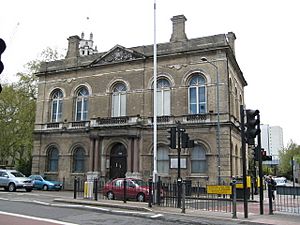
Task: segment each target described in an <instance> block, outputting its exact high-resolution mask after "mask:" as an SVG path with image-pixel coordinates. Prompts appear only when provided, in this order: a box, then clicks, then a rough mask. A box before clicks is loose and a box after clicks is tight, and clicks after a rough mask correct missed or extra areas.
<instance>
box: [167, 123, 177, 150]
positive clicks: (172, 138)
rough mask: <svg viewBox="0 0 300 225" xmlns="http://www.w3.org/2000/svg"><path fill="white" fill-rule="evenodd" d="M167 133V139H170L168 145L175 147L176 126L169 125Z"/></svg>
mask: <svg viewBox="0 0 300 225" xmlns="http://www.w3.org/2000/svg"><path fill="white" fill-rule="evenodd" d="M168 133H169V134H170V136H168V139H169V140H170V142H169V147H170V148H172V149H175V148H176V127H171V128H170V129H169V130H168Z"/></svg>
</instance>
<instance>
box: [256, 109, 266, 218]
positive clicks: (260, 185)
mask: <svg viewBox="0 0 300 225" xmlns="http://www.w3.org/2000/svg"><path fill="white" fill-rule="evenodd" d="M257 119H258V120H259V121H260V115H259V114H258V115H257ZM257 128H258V129H260V123H259V124H257ZM257 147H258V153H259V154H258V175H259V206H260V207H259V208H260V214H261V215H263V214H264V187H263V171H262V157H261V133H259V135H258V136H257Z"/></svg>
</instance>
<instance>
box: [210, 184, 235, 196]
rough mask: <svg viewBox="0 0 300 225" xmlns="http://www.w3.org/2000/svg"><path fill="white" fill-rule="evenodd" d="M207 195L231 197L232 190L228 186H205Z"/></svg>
mask: <svg viewBox="0 0 300 225" xmlns="http://www.w3.org/2000/svg"><path fill="white" fill-rule="evenodd" d="M207 194H222V195H231V194H232V189H231V186H230V185H207Z"/></svg>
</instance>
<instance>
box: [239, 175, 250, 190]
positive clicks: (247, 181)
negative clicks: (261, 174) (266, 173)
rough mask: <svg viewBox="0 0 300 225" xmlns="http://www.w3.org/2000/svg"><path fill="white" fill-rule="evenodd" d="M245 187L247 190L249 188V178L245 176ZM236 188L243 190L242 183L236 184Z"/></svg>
mask: <svg viewBox="0 0 300 225" xmlns="http://www.w3.org/2000/svg"><path fill="white" fill-rule="evenodd" d="M246 186H247V188H250V187H251V177H250V176H247V179H246ZM236 188H243V183H238V184H236Z"/></svg>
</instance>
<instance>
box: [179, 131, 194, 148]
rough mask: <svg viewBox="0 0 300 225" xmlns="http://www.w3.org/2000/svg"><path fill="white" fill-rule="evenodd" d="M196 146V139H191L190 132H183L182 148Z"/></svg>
mask: <svg viewBox="0 0 300 225" xmlns="http://www.w3.org/2000/svg"><path fill="white" fill-rule="evenodd" d="M194 146H195V144H194V140H190V137H189V134H188V133H182V134H181V147H182V148H193V147H194Z"/></svg>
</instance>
